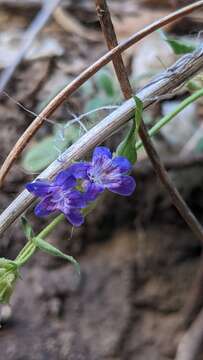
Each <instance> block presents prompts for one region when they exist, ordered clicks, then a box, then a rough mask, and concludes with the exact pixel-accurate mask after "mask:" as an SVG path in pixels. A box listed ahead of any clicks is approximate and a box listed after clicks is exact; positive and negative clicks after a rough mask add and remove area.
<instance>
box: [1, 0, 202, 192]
mask: <svg viewBox="0 0 203 360" xmlns="http://www.w3.org/2000/svg"><path fill="white" fill-rule="evenodd" d="M202 6H203V0H201V1H197V2H196V3H194V4H191V5H189V6H186V7H184V8H183V9H180V10H178V11H176V12H174V13H172V14H170V15H168V16H166V17H164V18H163V19H160V20H158V21H156V22H154V23H152V24H150V25H149V26H147V27H145V28H144V29H143V30H141V31H139V32H137V33H136V34H134V35H132V36H131V37H130V38H128V39H127V40H126V41H124V42H122V43H121V44H120V45H118V46H116V47H115V48H114V49H112V50H111V51H109V52H108V53H106V54H105V55H104V56H102V57H101V58H100V59H99V60H97V61H96V62H95V63H94V64H93V65H91V66H90V67H89V68H87V69H86V70H85V71H83V72H82V73H81V74H80V75H79V76H78V77H77V78H76V79H75V80H73V81H72V82H71V83H70V84H69V85H67V86H66V87H65V88H64V89H63V90H62V91H61V92H60V93H58V95H56V97H55V98H54V99H53V100H52V101H51V102H50V103H49V104H48V105H47V106H46V107H45V108H44V110H43V111H42V112H41V113H40V114H39V115H38V116H37V117H36V118H35V120H34V121H33V122H32V124H31V125H30V126H29V127H28V128H27V130H26V131H25V132H24V134H23V135H22V136H21V137H20V139H19V140H18V141H17V143H16V144H15V145H14V147H13V149H12V150H11V152H10V154H9V155H8V157H7V158H6V160H5V162H4V163H3V165H2V167H1V170H0V186H1V185H2V184H3V181H4V178H5V177H6V174H7V173H8V171H9V169H10V168H11V166H12V164H13V163H14V161H15V160H16V159H17V158H18V156H19V155H20V153H21V152H22V151H23V149H24V148H25V146H26V145H27V143H28V142H29V141H30V139H31V138H32V137H33V136H34V134H35V133H36V131H37V130H38V129H39V128H40V127H41V125H42V124H43V122H44V120H45V119H46V118H49V117H50V116H51V115H52V114H53V112H54V111H55V110H56V109H57V108H58V107H59V106H60V105H61V104H62V103H63V102H64V101H65V100H66V99H67V97H68V96H70V95H71V94H72V93H73V92H74V91H76V90H77V89H78V88H79V87H80V86H81V85H82V84H83V83H84V82H85V81H86V80H88V79H89V78H90V77H91V76H92V75H94V74H95V73H96V72H97V71H98V70H99V69H101V68H102V67H103V66H104V65H106V64H107V63H109V62H110V61H111V60H112V59H113V58H114V57H115V56H117V55H118V54H120V53H122V52H123V51H125V50H126V49H128V48H129V47H130V46H132V45H133V44H135V43H136V42H138V41H139V40H141V39H143V38H144V37H146V36H147V35H149V34H151V33H152V32H153V31H155V30H157V29H159V28H161V27H163V26H165V25H167V24H169V23H171V22H174V21H176V20H178V19H180V18H182V17H183V16H185V15H188V14H190V13H191V12H193V11H194V10H196V9H198V8H200V7H202Z"/></svg>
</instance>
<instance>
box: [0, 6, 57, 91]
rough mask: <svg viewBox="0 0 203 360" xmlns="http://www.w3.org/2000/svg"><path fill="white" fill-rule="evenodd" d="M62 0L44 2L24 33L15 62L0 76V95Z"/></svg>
mask: <svg viewBox="0 0 203 360" xmlns="http://www.w3.org/2000/svg"><path fill="white" fill-rule="evenodd" d="M60 1H61V0H53V1H51V2H50V3H46V2H45V3H44V6H43V7H42V9H41V11H40V12H39V13H38V14H37V16H36V18H35V19H34V20H33V22H32V23H31V25H30V27H29V28H28V29H27V31H26V32H25V33H24V36H23V39H22V46H21V48H20V50H19V53H18V55H17V57H16V59H15V60H14V62H13V64H11V65H10V66H9V67H8V68H6V69H5V70H4V71H3V73H2V74H1V76H0V95H1V92H2V91H3V90H4V89H5V88H6V86H7V85H8V83H9V81H10V80H11V78H12V76H13V74H14V72H15V70H16V68H17V67H18V65H19V64H20V63H21V61H22V60H23V58H24V56H25V54H26V53H27V51H28V50H29V48H30V46H31V45H32V42H33V40H34V39H35V37H36V36H37V34H38V33H39V32H40V30H41V29H42V28H43V27H44V26H45V24H46V23H47V21H48V20H49V18H50V16H51V14H52V13H53V12H54V10H55V8H56V7H57V5H58V4H59V3H60Z"/></svg>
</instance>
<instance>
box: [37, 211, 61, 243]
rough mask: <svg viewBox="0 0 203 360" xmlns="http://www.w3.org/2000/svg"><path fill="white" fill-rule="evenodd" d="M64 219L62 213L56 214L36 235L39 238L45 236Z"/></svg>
mask: <svg viewBox="0 0 203 360" xmlns="http://www.w3.org/2000/svg"><path fill="white" fill-rule="evenodd" d="M64 219H65V216H64V215H63V214H60V215H58V216H57V217H56V218H55V219H54V220H53V221H52V222H51V223H50V224H49V225H47V226H46V227H45V228H44V229H43V230H42V231H41V232H40V233H39V234H38V235H37V236H36V237H40V238H41V239H44V238H46V237H47V236H48V235H49V234H50V233H51V232H52V231H53V230H54V228H55V227H56V226H57V225H58V224H60V223H61V222H62V221H63V220H64Z"/></svg>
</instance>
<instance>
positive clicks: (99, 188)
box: [26, 146, 136, 226]
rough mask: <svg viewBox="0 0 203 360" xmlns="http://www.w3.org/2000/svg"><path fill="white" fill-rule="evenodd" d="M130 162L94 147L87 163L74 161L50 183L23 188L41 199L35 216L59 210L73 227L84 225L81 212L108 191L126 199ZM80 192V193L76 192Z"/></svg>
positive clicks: (132, 185) (129, 191)
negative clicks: (90, 159)
mask: <svg viewBox="0 0 203 360" xmlns="http://www.w3.org/2000/svg"><path fill="white" fill-rule="evenodd" d="M131 169H132V165H131V163H130V162H129V161H128V159H127V158H125V157H123V156H115V157H112V154H111V152H110V150H109V149H108V148H107V147H104V146H99V147H96V148H95V150H94V153H93V157H92V161H91V162H86V161H84V162H78V163H75V164H73V165H71V166H70V167H69V168H68V169H66V170H63V171H61V172H60V173H59V174H58V175H57V176H56V178H55V179H54V180H53V181H52V182H49V181H45V180H40V179H38V180H36V181H34V182H32V183H29V184H27V185H26V188H27V190H28V191H30V192H31V193H33V194H34V195H36V196H39V197H41V198H42V200H41V202H40V203H39V204H38V205H37V206H36V207H35V214H36V215H37V216H47V215H49V214H50V213H52V212H54V211H56V210H59V211H61V212H63V213H64V215H65V216H66V218H67V219H68V220H69V221H70V222H71V224H73V225H75V226H80V225H81V224H82V223H83V222H84V216H83V215H82V213H81V209H83V208H85V207H86V206H87V205H88V203H89V202H91V201H94V200H96V198H97V197H98V196H99V195H100V194H101V193H102V192H103V191H104V190H105V189H108V190H110V191H112V192H114V193H117V194H120V195H124V196H129V195H131V194H132V193H133V191H134V189H135V186H136V184H135V180H134V179H133V177H132V176H129V175H128V173H129V172H130V170H131ZM78 189H80V190H81V191H79V190H78Z"/></svg>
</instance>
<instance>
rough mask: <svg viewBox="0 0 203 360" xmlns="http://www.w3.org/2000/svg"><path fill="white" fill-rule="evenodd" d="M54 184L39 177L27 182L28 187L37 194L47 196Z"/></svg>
mask: <svg viewBox="0 0 203 360" xmlns="http://www.w3.org/2000/svg"><path fill="white" fill-rule="evenodd" d="M51 187H52V184H51V183H50V182H48V181H46V180H42V179H38V180H36V181H33V182H31V183H28V184H26V189H27V190H28V191H29V192H31V193H33V194H34V195H36V196H46V195H48V194H49V192H50V191H51Z"/></svg>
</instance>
